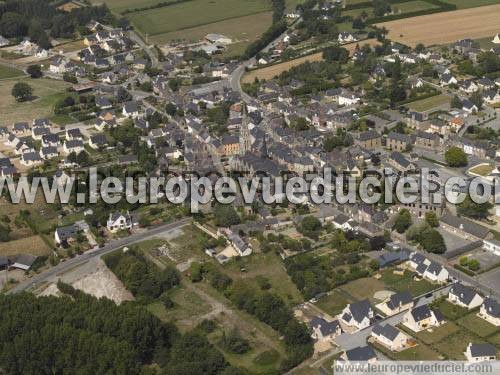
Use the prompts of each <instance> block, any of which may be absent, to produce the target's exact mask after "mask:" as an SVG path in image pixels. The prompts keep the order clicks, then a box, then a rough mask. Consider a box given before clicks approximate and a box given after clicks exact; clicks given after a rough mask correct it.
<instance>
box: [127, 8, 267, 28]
mask: <svg viewBox="0 0 500 375" xmlns="http://www.w3.org/2000/svg"><path fill="white" fill-rule="evenodd" d="M270 5H271V4H270V2H268V1H266V0H252V1H250V0H214V1H206V0H192V1H188V2H184V3H179V4H176V5H172V6H168V7H163V8H158V9H152V10H147V11H143V12H138V13H132V14H129V15H127V18H128V19H129V20H130V21H131V22H132V24H133V25H134V26H136V27H137V28H138V29H139V30H140V31H141V32H142V33H147V34H149V35H157V34H163V33H168V32H172V31H178V30H184V29H189V28H192V27H197V26H202V25H207V24H210V23H215V22H219V21H223V20H228V19H231V18H236V17H242V16H248V15H250V14H256V13H262V12H268V11H270V10H271V8H270ZM212 32H214V33H218V32H219V31H218V30H217V29H215V30H213V31H212Z"/></svg>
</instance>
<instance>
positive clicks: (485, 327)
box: [457, 311, 500, 337]
mask: <svg viewBox="0 0 500 375" xmlns="http://www.w3.org/2000/svg"><path fill="white" fill-rule="evenodd" d="M476 314H477V311H475V312H472V313H470V314H469V315H466V316H464V317H462V318H460V319H458V320H457V323H458V324H460V325H461V326H463V327H465V328H467V329H468V330H469V331H472V332H474V333H475V334H476V335H478V336H480V337H487V336H491V335H493V334H494V333H497V332H499V333H500V327H495V326H494V325H493V324H491V323H489V322H487V321H486V320H484V319H481V318H480V317H478V316H477V315H476Z"/></svg>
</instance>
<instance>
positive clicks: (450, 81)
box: [439, 73, 458, 86]
mask: <svg viewBox="0 0 500 375" xmlns="http://www.w3.org/2000/svg"><path fill="white" fill-rule="evenodd" d="M457 83H458V81H457V79H456V78H455V77H453V76H452V75H451V74H450V73H446V74H443V75H442V76H441V80H440V82H439V84H440V85H441V86H448V85H456V84H457Z"/></svg>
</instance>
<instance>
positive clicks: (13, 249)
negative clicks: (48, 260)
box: [0, 236, 52, 256]
mask: <svg viewBox="0 0 500 375" xmlns="http://www.w3.org/2000/svg"><path fill="white" fill-rule="evenodd" d="M27 253H28V254H32V255H37V256H40V255H50V254H52V252H51V249H50V247H49V246H48V245H47V244H46V243H45V242H44V241H43V239H42V237H40V236H27V237H24V238H20V239H18V240H13V241H8V242H0V255H3V256H11V255H17V254H27Z"/></svg>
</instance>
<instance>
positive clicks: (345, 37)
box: [339, 31, 358, 43]
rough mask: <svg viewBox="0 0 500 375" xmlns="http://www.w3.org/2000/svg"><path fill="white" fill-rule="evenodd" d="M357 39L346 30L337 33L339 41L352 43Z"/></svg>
mask: <svg viewBox="0 0 500 375" xmlns="http://www.w3.org/2000/svg"><path fill="white" fill-rule="evenodd" d="M357 40H358V39H357V38H356V37H355V36H354V35H353V34H351V33H349V32H347V31H343V32H341V33H339V43H352V42H355V41H357Z"/></svg>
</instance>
